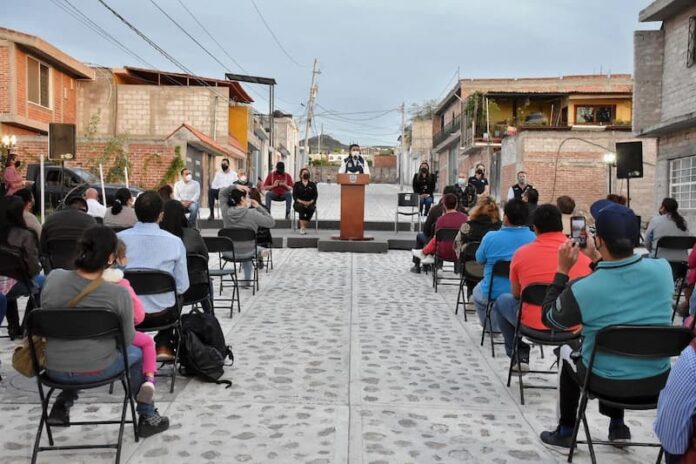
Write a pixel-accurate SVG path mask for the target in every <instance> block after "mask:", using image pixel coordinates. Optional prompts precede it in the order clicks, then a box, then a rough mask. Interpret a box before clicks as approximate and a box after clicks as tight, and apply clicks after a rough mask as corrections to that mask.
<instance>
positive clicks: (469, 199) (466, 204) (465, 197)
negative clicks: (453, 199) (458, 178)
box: [459, 184, 478, 209]
mask: <svg viewBox="0 0 696 464" xmlns="http://www.w3.org/2000/svg"><path fill="white" fill-rule="evenodd" d="M459 191H460V192H461V194H460V195H459V203H460V204H459V206H460V207H462V208H467V209H468V208H471V207H473V206H474V205H476V199H477V196H478V195H477V194H476V187H475V186H474V185H472V184H467V185H466V187H464V188H463V189H462V188H461V187H459Z"/></svg>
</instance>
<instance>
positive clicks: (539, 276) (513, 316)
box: [493, 204, 591, 371]
mask: <svg viewBox="0 0 696 464" xmlns="http://www.w3.org/2000/svg"><path fill="white" fill-rule="evenodd" d="M532 216H533V217H532V224H533V225H534V232H535V233H536V236H537V237H536V239H535V240H534V241H533V242H531V243H528V244H526V245H524V246H522V247H520V249H519V250H517V251H516V252H515V254H514V255H513V256H512V263H511V264H510V286H511V293H503V294H502V295H500V296H499V297H498V298H497V299H496V300H495V304H494V305H493V311H494V312H495V313H496V318H497V320H498V325H499V326H500V331H501V332H502V333H503V338H504V339H505V352H506V353H507V355H508V357H512V351H513V343H514V338H515V326H516V325H517V315H518V312H519V310H520V296H521V295H522V290H524V288H525V287H526V286H528V285H530V284H533V283H551V282H552V281H553V278H554V275H555V274H556V268H557V267H558V249H559V248H560V246H561V245H563V244H564V243H565V242H566V240H567V238H566V236H565V235H563V222H562V219H561V211H560V210H559V209H558V208H557V207H556V206H554V205H550V204H546V205H541V206H539V207H538V208H537V209H536V210H534V213H533V215H532ZM590 264H591V261H590V258H588V257H587V256H585V255H583V254H581V255H580V256H579V257H578V260H577V262H576V263H575V265H574V266H573V267H572V268H571V269H570V274H569V277H570V279H571V280H573V279H578V278H580V277H584V276H586V275H588V274H589V273H590V272H591V269H590ZM520 323H521V324H522V325H524V326H526V327H530V328H532V329H535V330H548V328H547V327H546V326H545V325H544V323H543V322H542V321H541V307H540V306H536V305H531V304H525V307H524V311H523V312H522V317H521V320H520ZM518 343H519V344H518V347H517V349H518V352H519V363H520V366H516V368H517V369H520V370H522V371H527V370H529V345H527V344H526V343H524V342H523V341H519V342H518Z"/></svg>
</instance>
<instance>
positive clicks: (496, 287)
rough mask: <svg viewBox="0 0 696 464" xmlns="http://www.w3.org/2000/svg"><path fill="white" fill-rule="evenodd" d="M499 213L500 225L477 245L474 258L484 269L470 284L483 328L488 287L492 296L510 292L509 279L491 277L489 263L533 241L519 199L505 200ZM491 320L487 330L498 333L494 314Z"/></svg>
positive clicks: (523, 206)
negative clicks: (501, 211) (480, 275)
mask: <svg viewBox="0 0 696 464" xmlns="http://www.w3.org/2000/svg"><path fill="white" fill-rule="evenodd" d="M503 213H504V215H503V227H502V228H501V229H500V230H495V231H491V232H488V233H487V234H486V235H484V236H483V240H481V245H479V247H478V250H476V261H477V262H479V263H481V264H483V265H484V269H483V280H482V281H481V282H479V283H478V284H477V285H476V287H474V292H473V294H472V296H473V297H474V307H475V308H476V314H477V315H478V318H479V321H481V327H483V328H484V329H485V328H486V327H484V324H485V322H486V306H487V305H488V289H489V286H491V285H493V290H492V293H491V297H492V298H493V299H496V298H498V297H499V296H500V295H502V294H503V293H510V281H509V280H508V279H505V278H503V277H495V278H493V266H494V265H495V263H497V262H498V261H510V260H511V259H512V255H513V254H515V252H516V251H517V249H518V248H520V247H521V246H522V245H525V244H527V243H529V242H531V241H533V240H534V232H532V231H531V230H529V227H527V226H526V224H527V214H528V210H527V205H526V204H525V203H523V202H522V200H510V201H508V202H507V203H506V204H505V209H504V210H503ZM491 323H492V325H493V327H492V328H491V329H492V330H493V331H494V332H499V331H500V329H499V327H498V322H497V319H496V315H495V313H491Z"/></svg>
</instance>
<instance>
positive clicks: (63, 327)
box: [27, 308, 138, 464]
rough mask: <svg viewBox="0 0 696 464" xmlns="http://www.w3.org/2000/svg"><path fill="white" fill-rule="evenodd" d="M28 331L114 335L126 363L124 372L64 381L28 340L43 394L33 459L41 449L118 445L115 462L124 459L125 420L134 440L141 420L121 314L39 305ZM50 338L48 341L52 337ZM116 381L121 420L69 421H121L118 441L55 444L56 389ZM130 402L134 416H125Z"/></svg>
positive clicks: (66, 337) (65, 336) (68, 338)
mask: <svg viewBox="0 0 696 464" xmlns="http://www.w3.org/2000/svg"><path fill="white" fill-rule="evenodd" d="M27 332H28V336H29V337H30V339H32V337H44V338H47V339H50V340H62V341H64V342H68V343H70V342H77V341H84V340H98V339H102V340H103V339H113V340H114V349H115V350H118V352H119V353H118V355H119V356H121V357H122V359H123V365H124V366H125V367H124V369H123V370H122V371H121V372H118V373H116V374H114V375H113V376H111V377H109V378H107V379H103V380H98V381H95V382H86V383H81V384H74V383H69V384H68V383H63V382H58V381H55V380H53V379H51V378H50V377H49V376H48V374H47V373H46V371H44V370H42V368H41V367H40V366H39V362H38V357H37V353H36V349H35V347H34V344H33V343H30V344H29V347H30V351H31V358H32V364H33V366H34V372H38V373H39V375H37V376H36V383H37V385H38V389H39V397H40V398H41V418H40V419H39V429H38V431H37V432H36V440H35V441H34V451H33V452H32V456H31V462H32V464H33V463H35V462H36V458H37V455H38V453H39V452H41V451H51V450H79V449H103V448H107V449H115V450H116V463H118V462H120V460H121V445H122V443H123V430H124V428H125V425H126V424H133V432H134V435H135V441H136V442H137V441H138V421H137V420H136V418H135V406H134V404H133V395H132V392H131V383H130V382H131V380H130V374H129V369H128V354H127V352H126V344H125V340H124V338H123V327H122V326H121V320H120V318H119V317H118V315H117V314H116V313H114V312H112V311H107V310H105V309H82V308H80V310H79V311H76V310H75V309H70V308H68V309H37V310H35V311H32V313H31V314H30V315H29V318H28V320H27ZM50 340H49V341H50ZM83 356H84V358H85V360H89V357H90V353H89V352H88V351H87V352H84V353H83ZM116 381H120V382H121V386H122V387H123V403H122V405H121V419H120V420H102V421H79V422H70V424H68V425H99V424H119V430H118V441H117V442H116V443H104V444H94V445H84V444H81V445H59V446H55V445H54V440H53V434H52V432H51V425H50V424H49V423H48V421H47V420H48V404H49V402H50V399H51V395H52V394H53V392H54V391H55V390H56V389H58V390H64V389H67V390H87V389H92V388H98V387H102V386H105V385H109V384H113V383H114V382H116ZM44 386H46V387H48V392H47V393H44ZM129 404H130V414H131V419H130V420H126V413H127V411H128V405H129ZM44 425H45V426H46V435H48V443H49V446H41V436H42V434H43V428H44Z"/></svg>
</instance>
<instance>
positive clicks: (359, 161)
mask: <svg viewBox="0 0 696 464" xmlns="http://www.w3.org/2000/svg"><path fill="white" fill-rule="evenodd" d="M348 152H349V155H348V156H346V157H345V159H344V160H343V163H341V167H340V168H338V173H339V174H346V173H349V174H367V175H369V174H370V166H368V164H367V161H366V160H365V159H364V158H363V157H362V156H361V155H360V145H358V144H357V143H354V144H351V146H350V147H349V148H348Z"/></svg>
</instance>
